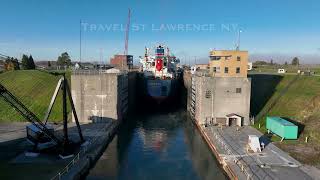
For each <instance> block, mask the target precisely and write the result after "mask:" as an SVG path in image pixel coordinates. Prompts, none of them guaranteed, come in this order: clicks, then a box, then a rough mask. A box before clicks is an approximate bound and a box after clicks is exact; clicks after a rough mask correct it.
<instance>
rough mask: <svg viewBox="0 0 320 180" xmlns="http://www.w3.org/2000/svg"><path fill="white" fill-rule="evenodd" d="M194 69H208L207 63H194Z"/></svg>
mask: <svg viewBox="0 0 320 180" xmlns="http://www.w3.org/2000/svg"><path fill="white" fill-rule="evenodd" d="M195 68H196V70H207V69H210V67H209V64H196V65H195Z"/></svg>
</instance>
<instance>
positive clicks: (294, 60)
mask: <svg viewBox="0 0 320 180" xmlns="http://www.w3.org/2000/svg"><path fill="white" fill-rule="evenodd" d="M291 64H292V65H295V66H297V65H299V58H297V57H294V58H293V59H292V61H291Z"/></svg>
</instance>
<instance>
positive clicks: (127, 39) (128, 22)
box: [124, 8, 131, 55]
mask: <svg viewBox="0 0 320 180" xmlns="http://www.w3.org/2000/svg"><path fill="white" fill-rule="evenodd" d="M130 16H131V10H130V8H129V10H128V21H127V26H126V37H125V38H126V39H125V45H124V55H128V41H129V31H130Z"/></svg>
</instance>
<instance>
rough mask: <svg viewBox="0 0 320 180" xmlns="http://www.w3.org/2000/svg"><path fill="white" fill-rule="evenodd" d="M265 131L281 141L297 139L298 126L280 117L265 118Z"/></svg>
mask: <svg viewBox="0 0 320 180" xmlns="http://www.w3.org/2000/svg"><path fill="white" fill-rule="evenodd" d="M266 126H267V129H268V130H270V131H271V132H272V133H274V134H276V135H278V136H280V137H282V138H283V139H297V138H298V126H296V125H295V124H293V123H292V122H289V121H287V120H285V119H282V118H280V117H267V120H266Z"/></svg>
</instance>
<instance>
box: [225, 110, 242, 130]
mask: <svg viewBox="0 0 320 180" xmlns="http://www.w3.org/2000/svg"><path fill="white" fill-rule="evenodd" d="M226 116H227V126H240V127H241V126H242V119H243V117H242V116H239V115H237V114H235V113H231V114H227V115H226Z"/></svg>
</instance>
